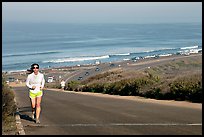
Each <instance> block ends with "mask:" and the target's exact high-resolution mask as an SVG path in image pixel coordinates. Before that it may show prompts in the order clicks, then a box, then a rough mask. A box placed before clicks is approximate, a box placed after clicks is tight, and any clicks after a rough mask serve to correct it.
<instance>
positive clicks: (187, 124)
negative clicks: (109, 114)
mask: <svg viewBox="0 0 204 137" xmlns="http://www.w3.org/2000/svg"><path fill="white" fill-rule="evenodd" d="M30 126H34V127H38V126H39V127H66V126H67V127H99V126H102V127H103V126H202V123H109V124H50V125H49V124H28V125H26V126H25V127H30Z"/></svg>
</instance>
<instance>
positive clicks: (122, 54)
mask: <svg viewBox="0 0 204 137" xmlns="http://www.w3.org/2000/svg"><path fill="white" fill-rule="evenodd" d="M129 55H130V53H118V54H111V55H109V56H129Z"/></svg>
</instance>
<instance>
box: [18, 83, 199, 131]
mask: <svg viewBox="0 0 204 137" xmlns="http://www.w3.org/2000/svg"><path fill="white" fill-rule="evenodd" d="M14 91H15V92H14V93H15V96H16V100H17V105H18V108H19V112H20V117H21V122H22V124H23V127H24V130H25V133H26V135H202V106H201V107H199V108H194V107H181V106H175V105H172V106H171V105H164V104H158V103H151V102H143V101H139V100H137V99H135V100H128V99H121V98H120V97H118V96H114V97H112V95H111V96H108V97H107V96H92V95H89V94H88V95H85V94H81V93H76V92H62V91H52V90H45V91H44V95H43V100H42V104H41V105H42V112H41V117H40V120H41V124H35V123H34V121H32V120H31V118H30V117H29V116H30V115H31V108H30V100H29V97H28V90H27V88H26V87H15V88H14ZM93 94H94V93H93ZM189 106H190V105H189Z"/></svg>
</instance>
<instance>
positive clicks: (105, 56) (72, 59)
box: [43, 55, 109, 63]
mask: <svg viewBox="0 0 204 137" xmlns="http://www.w3.org/2000/svg"><path fill="white" fill-rule="evenodd" d="M106 58H109V55H104V56H95V57H93V56H90V57H73V58H62V59H54V60H48V61H43V63H63V62H78V61H86V60H99V59H106Z"/></svg>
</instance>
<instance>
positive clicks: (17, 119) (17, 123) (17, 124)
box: [14, 98, 25, 135]
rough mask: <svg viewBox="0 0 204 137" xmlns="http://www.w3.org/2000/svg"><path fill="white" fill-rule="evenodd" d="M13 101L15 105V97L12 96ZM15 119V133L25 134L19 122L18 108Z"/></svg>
mask: <svg viewBox="0 0 204 137" xmlns="http://www.w3.org/2000/svg"><path fill="white" fill-rule="evenodd" d="M14 102H15V104H16V106H17V102H16V98H14ZM15 119H16V128H17V129H16V135H25V131H24V129H23V125H22V123H21V118H20V114H19V111H18V108H17V109H16V114H15Z"/></svg>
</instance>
